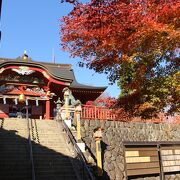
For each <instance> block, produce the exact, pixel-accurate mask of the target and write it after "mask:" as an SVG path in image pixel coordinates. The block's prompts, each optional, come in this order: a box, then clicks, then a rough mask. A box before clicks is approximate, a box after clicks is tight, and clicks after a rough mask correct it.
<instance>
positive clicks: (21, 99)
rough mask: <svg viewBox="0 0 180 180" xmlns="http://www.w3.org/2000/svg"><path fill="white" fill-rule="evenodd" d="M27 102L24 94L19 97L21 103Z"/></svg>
mask: <svg viewBox="0 0 180 180" xmlns="http://www.w3.org/2000/svg"><path fill="white" fill-rule="evenodd" d="M25 100H26V97H25V95H24V94H20V95H19V102H24V101H25Z"/></svg>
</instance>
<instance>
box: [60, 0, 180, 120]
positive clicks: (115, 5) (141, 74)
mask: <svg viewBox="0 0 180 180" xmlns="http://www.w3.org/2000/svg"><path fill="white" fill-rule="evenodd" d="M62 22H63V24H62V25H61V42H62V47H63V49H64V50H67V51H69V52H70V54H71V55H72V57H76V56H78V57H81V58H82V61H81V62H80V63H79V65H80V66H86V67H88V68H91V69H94V70H95V71H96V72H105V73H107V74H108V77H109V79H110V81H112V82H115V81H116V80H117V81H118V82H119V86H120V88H121V97H120V98H119V101H118V103H117V104H116V105H117V106H119V107H122V108H123V109H124V110H125V111H126V110H128V111H129V113H130V114H133V115H141V116H143V117H145V116H146V115H148V114H150V115H152V113H153V112H152V111H153V110H154V109H156V110H157V111H160V110H163V109H164V108H165V107H168V106H170V107H171V108H170V111H174V110H175V111H177V109H178V106H179V102H178V99H179V94H178V90H177V84H178V83H177V81H178V78H177V79H175V78H174V77H175V75H177V76H178V73H177V72H178V67H179V61H178V60H179V56H178V55H177V54H178V53H175V50H177V49H179V42H180V31H179V28H180V1H179V0H133V1H132V0H118V1H115V0H102V1H98V0H91V1H90V2H87V3H84V4H83V3H77V4H76V5H75V6H74V9H73V10H72V11H71V12H70V13H69V15H67V16H65V17H63V18H62ZM162 64H163V65H164V66H165V67H164V66H162ZM172 80H173V81H176V82H173V83H172ZM170 98H171V100H170ZM154 107H155V108H154ZM132 111H133V112H132ZM131 112H132V113H131Z"/></svg>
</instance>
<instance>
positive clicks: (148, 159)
mask: <svg viewBox="0 0 180 180" xmlns="http://www.w3.org/2000/svg"><path fill="white" fill-rule="evenodd" d="M125 160H126V168H127V175H128V176H135V175H144V174H157V173H158V174H159V173H160V165H159V157H158V151H157V146H145V147H126V148H125Z"/></svg>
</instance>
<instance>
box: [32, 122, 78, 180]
mask: <svg viewBox="0 0 180 180" xmlns="http://www.w3.org/2000/svg"><path fill="white" fill-rule="evenodd" d="M31 126H32V132H31V133H32V134H31V136H32V139H33V144H32V147H33V156H34V166H35V174H36V179H37V180H60V179H63V180H76V179H77V178H76V174H75V171H74V169H73V166H72V163H71V162H72V161H74V153H73V151H72V148H71V147H70V146H69V145H68V144H67V140H66V134H65V132H63V131H61V128H60V127H59V123H58V122H56V121H52V120H44V121H42V120H32V124H31Z"/></svg>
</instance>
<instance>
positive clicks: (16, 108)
mask: <svg viewBox="0 0 180 180" xmlns="http://www.w3.org/2000/svg"><path fill="white" fill-rule="evenodd" d="M27 115H28V117H31V115H32V107H31V106H26V105H23V104H17V105H14V104H13V105H10V106H9V117H15V118H26V116H27Z"/></svg>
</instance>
